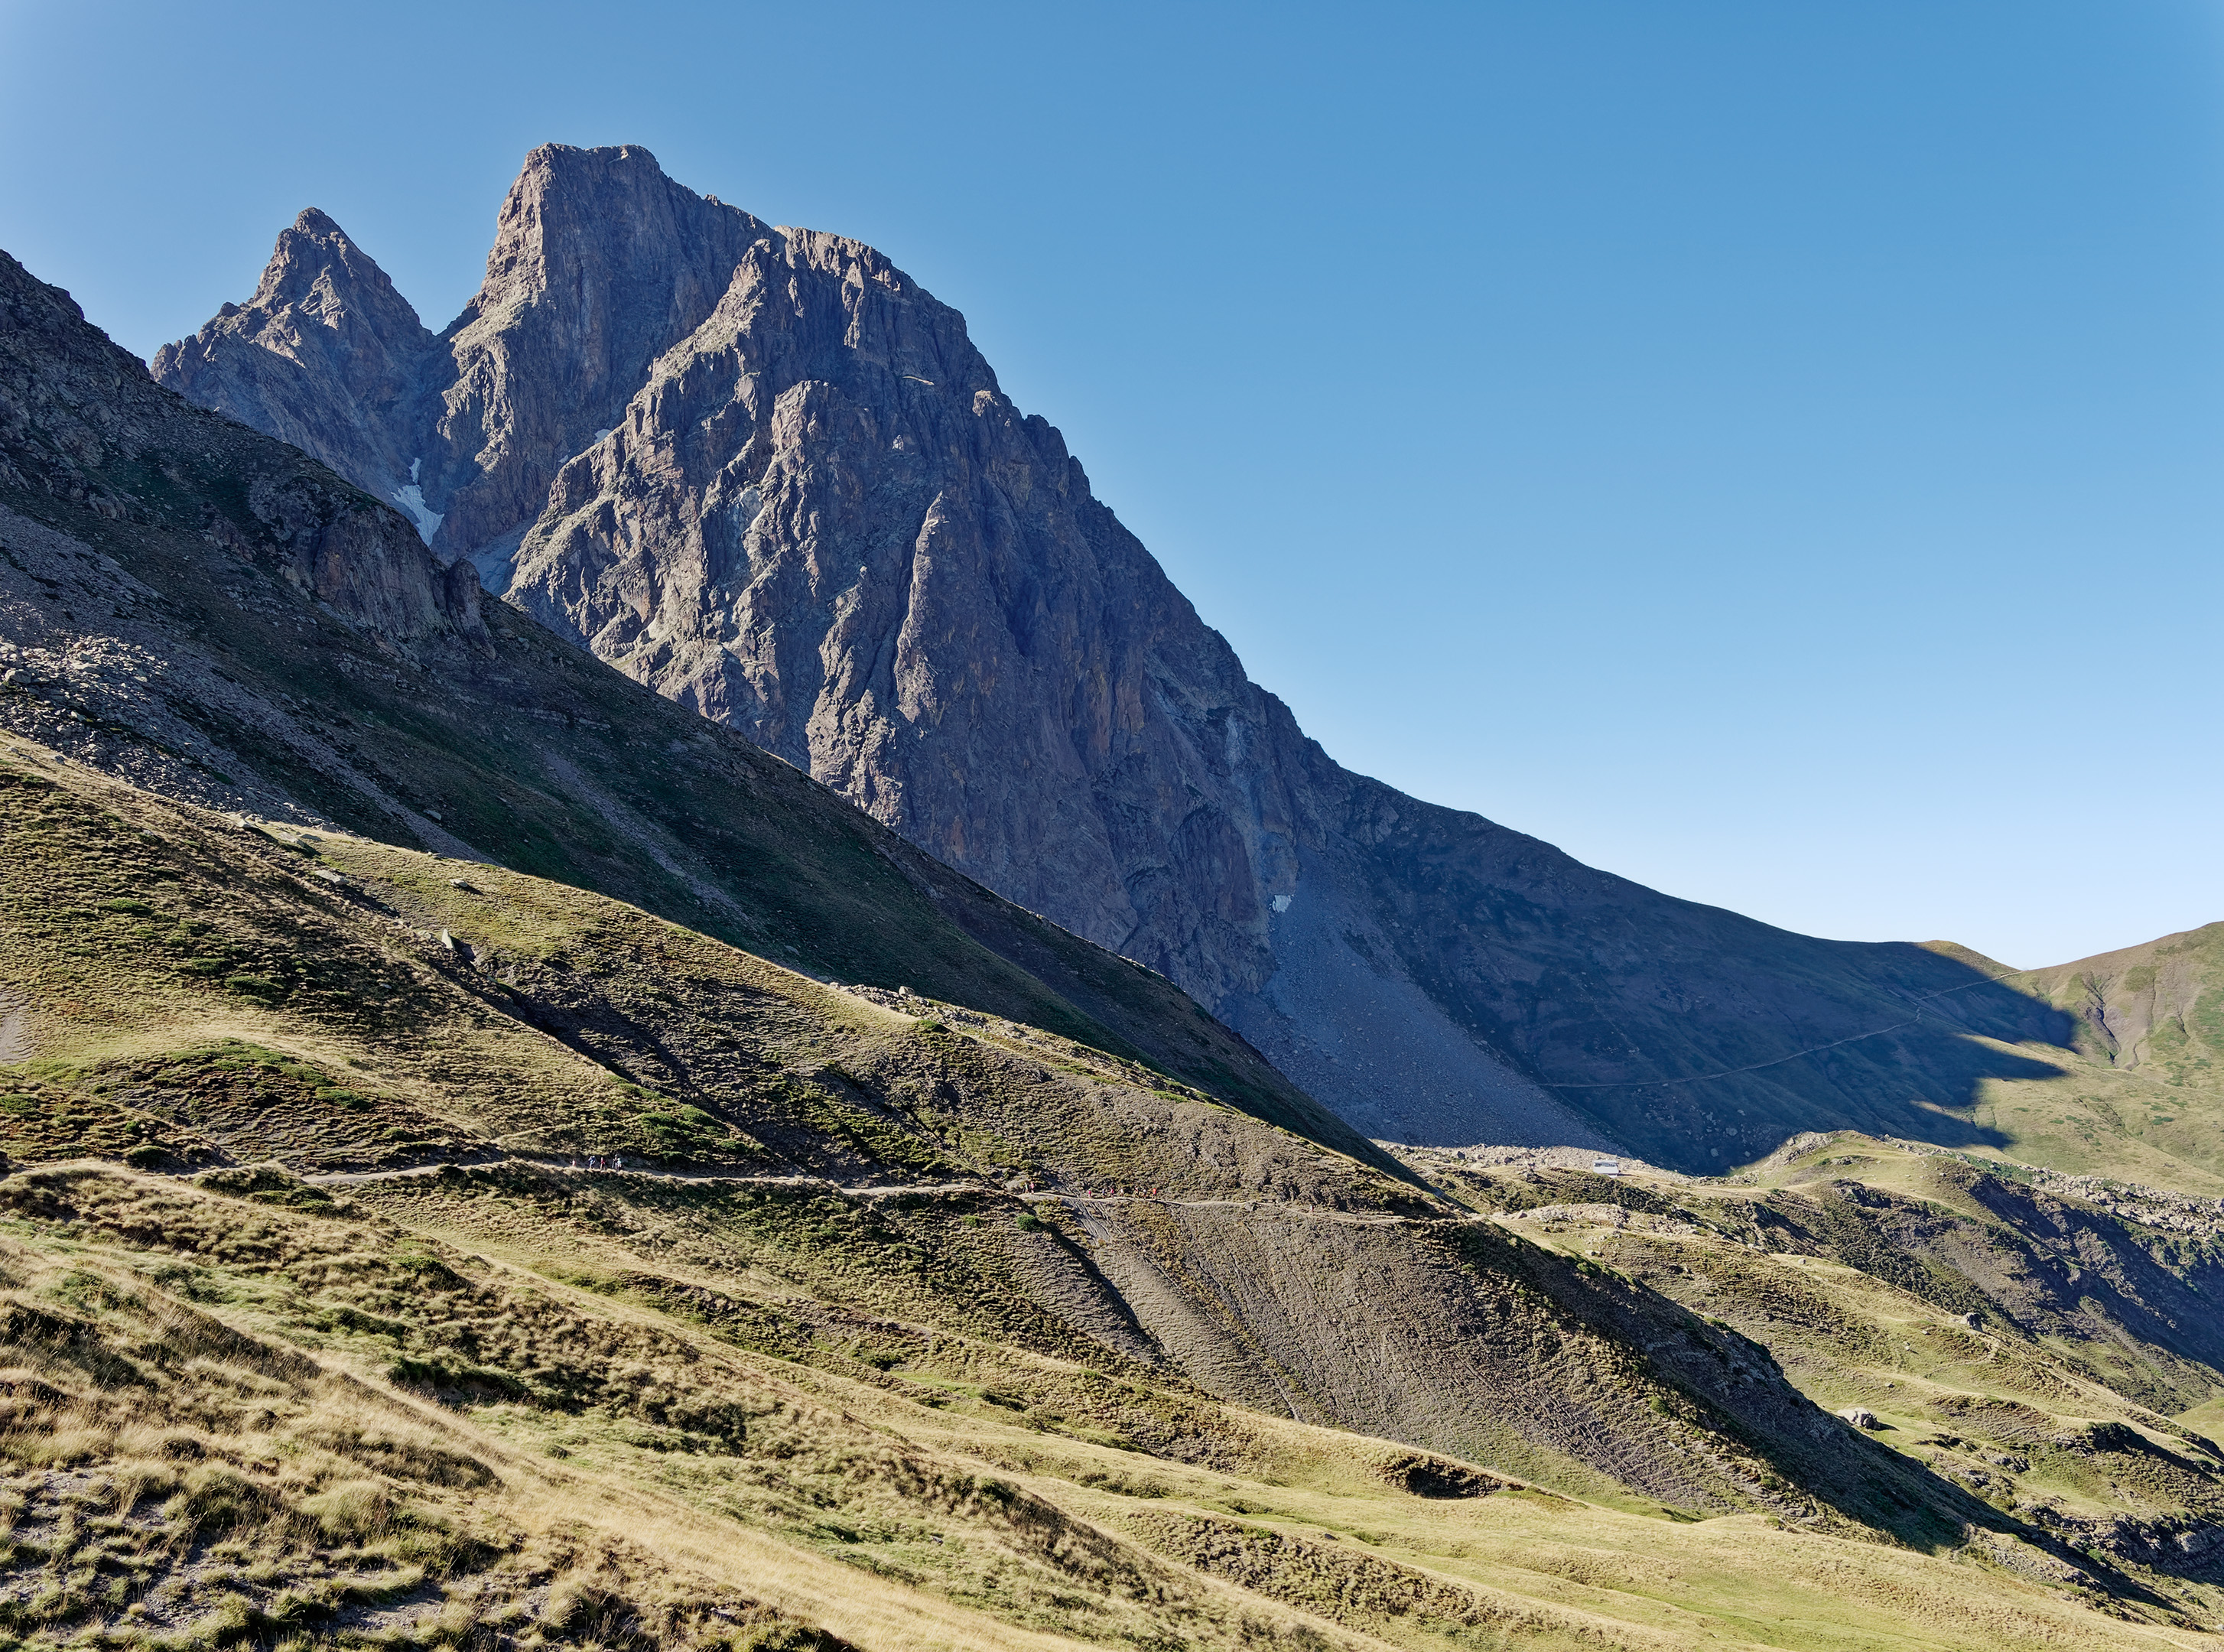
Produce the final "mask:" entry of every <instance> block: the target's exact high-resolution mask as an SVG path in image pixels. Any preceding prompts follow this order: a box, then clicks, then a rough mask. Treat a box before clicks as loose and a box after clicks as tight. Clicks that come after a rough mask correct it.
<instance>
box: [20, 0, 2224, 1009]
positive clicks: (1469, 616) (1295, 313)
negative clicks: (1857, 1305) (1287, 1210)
mask: <svg viewBox="0 0 2224 1652" xmlns="http://www.w3.org/2000/svg"><path fill="white" fill-rule="evenodd" d="M549 140H556V141H560V142H571V143H579V144H595V143H614V142H636V143H644V144H646V145H648V147H649V148H650V149H653V150H654V151H655V153H656V155H658V157H659V158H660V160H661V161H663V163H664V165H665V167H666V169H667V171H669V172H670V173H672V174H673V175H674V176H675V177H677V178H678V179H679V180H681V181H682V182H685V183H686V184H688V185H690V186H692V187H694V188H696V189H698V190H703V191H706V192H710V193H717V194H718V195H720V196H722V197H723V198H724V199H728V200H731V201H735V202H736V203H738V204H740V205H742V206H746V207H748V208H749V210H751V211H752V212H756V213H758V214H760V215H761V216H763V217H765V218H771V219H774V221H777V222H781V223H793V224H805V225H812V226H815V227H821V228H826V229H833V230H839V231H843V232H845V233H848V234H850V235H855V236H857V237H862V238H863V239H866V240H869V241H871V242H873V243H874V244H876V245H878V246H880V247H881V248H882V249H884V250H886V251H888V253H889V254H890V255H891V256H893V257H894V258H895V259H896V261H897V262H898V263H900V264H902V265H903V266H905V267H906V268H907V269H908V270H909V271H910V272H911V273H912V274H913V275H914V276H916V277H917V278H918V279H919V280H920V281H921V282H924V283H925V284H926V286H927V287H928V288H930V289H932V291H933V292H935V293H936V294H938V296H940V297H941V298H943V299H945V301H949V302H951V303H952V304H955V305H957V306H958V307H960V308H962V309H963V310H964V312H965V313H966V315H967V317H968V318H969V320H970V323H971V325H972V327H973V332H974V336H975V338H976V340H977V341H978V342H979V343H980V345H982V349H983V350H984V351H985V352H986V353H987V354H988V356H989V359H990V360H991V361H992V362H993V363H994V364H995V365H996V367H997V369H998V371H999V373H1000V374H1001V377H1002V378H1003V382H1004V384H1005V388H1006V389H1008V391H1009V392H1010V393H1011V394H1012V395H1013V396H1014V398H1015V399H1016V400H1017V401H1018V402H1020V404H1021V405H1022V406H1023V407H1025V408H1027V409H1028V410H1030V411H1036V412H1040V413H1042V414H1044V415H1046V416H1047V417H1049V418H1050V419H1051V420H1052V421H1053V422H1054V423H1056V424H1058V425H1059V426H1060V427H1062V428H1063V429H1064V430H1065V434H1066V437H1067V440H1069V442H1070V443H1071V446H1072V447H1073V449H1074V451H1075V452H1076V453H1077V454H1079V455H1080V457H1081V458H1082V459H1083V461H1084V463H1085V464H1086V465H1087V466H1088V468H1089V471H1090V476H1091V478H1093V480H1094V482H1095V484H1096V491H1097V492H1098V494H1099V495H1100V496H1101V497H1103V498H1104V499H1105V500H1106V501H1107V502H1109V503H1111V504H1112V505H1113V506H1114V507H1115V509H1116V510H1118V511H1119V512H1120V514H1121V516H1122V517H1123V519H1125V520H1126V521H1127V522H1128V523H1129V524H1130V525H1131V526H1132V527H1133V528H1134V529H1136V531H1137V532H1139V533H1140V535H1142V537H1143V539H1144V540H1145V541H1146V542H1147V543H1148V544H1149V545H1150V546H1151V547H1152V548H1153V549H1154V550H1155V551H1156V552H1157V554H1158V555H1159V558H1160V560H1162V561H1163V562H1164V563H1165V564H1166V567H1167V569H1168V571H1169V572H1170V573H1172V576H1173V577H1174V579H1175V580H1176V581H1177V582H1178V584H1179V585H1181V586H1182V588H1183V589H1184V590H1185V591H1186V592H1188V593H1189V595H1190V596H1191V598H1192V599H1194V600H1195V602H1196V604H1197V607H1198V609H1199V610H1200V611H1202V612H1203V613H1204V617H1205V618H1206V619H1207V620H1208V621H1209V622H1210V623H1212V624H1214V625H1216V626H1218V627H1219V628H1220V629H1221V630H1223V631H1224V632H1225V633H1226V634H1227V636H1229V640H1230V641H1231V642H1234V644H1235V647H1236V649H1238V650H1239V651H1240V652H1241V654H1242V657H1243V659H1244V661H1245V663H1246V664H1247V665H1248V667H1249V668H1250V670H1251V673H1252V674H1253V675H1254V677H1255V678H1257V679H1258V680H1260V682H1262V683H1264V684H1266V685H1267V687H1270V688H1272V689H1273V690H1274V691H1275V692H1277V693H1279V694H1281V695H1282V696H1283V697H1284V698H1285V699H1287V700H1288V701H1289V702H1290V704H1291V706H1292V707H1293V708H1294V709H1295V711H1296V712H1297V714H1298V718H1299V720H1300V721H1301V722H1302V723H1303V724H1304V725H1305V727H1306V728H1307V729H1308V730H1309V731H1311V732H1312V733H1313V734H1314V735H1315V736H1316V737H1318V738H1319V739H1320V740H1321V741H1322V742H1323V744H1324V745H1325V746H1326V747H1327V748H1328V750H1330V753H1332V754H1333V755H1334V756H1336V757H1337V758H1339V759H1340V760H1342V761H1343V762H1344V763H1347V764H1349V765H1350V766H1352V767H1354V768H1356V769H1362V770H1364V771H1366V772H1368V773H1372V774H1375V775H1381V776H1382V777H1383V778H1384V779H1387V780H1388V781H1391V782H1393V783H1395V784H1397V785H1399V786H1402V787H1404V788H1407V789H1408V790H1411V791H1412V792H1414V793H1417V794H1419V795H1421V796H1424V797H1427V798H1431V799H1433V800H1436V801H1440V802H1445V803H1450V804H1455V805H1458V806H1460V807H1468V808H1473V809H1476V810H1479V811H1481V812H1482V813H1485V814H1488V815H1489V816H1491V817H1492V818H1494V819H1495V820H1501V821H1504V822H1507V824H1509V825H1512V826H1518V827H1520V828H1521V829H1523V830H1525V831H1528V832H1535V833H1537V834H1538V835H1539V836H1542V837H1545V838H1547V839H1551V840H1552V841H1553V842H1555V843H1557V844H1559V845H1562V846H1563V847H1564V848H1566V849H1568V850H1569V851H1571V852H1573V853H1574V854H1576V855H1577V856H1579V857H1581V858H1583V859H1584V860H1587V861H1589V862H1592V863H1593V864H1599V865H1603V866H1606V867H1609V868H1611V869H1613V870H1616V871H1619V872H1622V873H1625V874H1627V875H1628V876H1630V877H1637V878H1640V879H1642V880H1643V881H1645V882H1646V883H1652V884H1654V885H1656V886H1657V887H1659V888H1661V889H1667V890H1669V891H1671V892H1672V893H1675V894H1677V895H1682V896H1690V897H1692V898H1695V899H1698V900H1703V901H1709V902H1717V903H1719V904H1722V905H1724V906H1728V907H1732V908H1736V909H1738V910H1740V911H1743V912H1747V913H1751V914H1753V915H1755V916H1757V917H1760V918H1764V919H1766V920H1768V921H1772V922H1775V923H1780V924H1785V925H1788V926H1790V927H1794V928H1798V929H1804V930H1807V931H1810V932H1812V933H1816V934H1826V935H1833V936H1845V937H1853V938H1858V939H1886V938H1905V939H1926V938H1930V937H1933V936H1948V937H1951V938H1954V939H1955V940H1962V941H1963V942H1965V943H1967V944H1968V945H1970V946H1975V947H1977V948H1979V949H1980V950H1981V951H1983V952H1986V953H1991V954H1993V955H1994V956H1996V957H1999V958H2001V959H2005V960H2006V961H2008V962H2010V963H2012V964H2016V965H2039V964H2046V963H2054V962H2058V961H2063V960H2066V959H2070V958H2074V957H2077V956H2081V955H2083V954H2085V953H2093V952H2096V951H2100V950H2102V949H2104V948H2107V947H2111V946H2125V945H2130V944H2132V943H2135V942H2138V941H2140V940H2146V939H2148V938H2151V937H2152V936H2154V935H2157V934H2163V933H2164V932H2166V931H2170V930H2173V929H2181V928H2186V927H2191V926H2194V925H2196V924H2200V923H2203V922H2207V921H2212V920H2215V919H2219V918H2224V857H2220V855H2219V853H2218V848H2219V844H2218V839H2219V830H2218V823H2219V820H2220V818H2224V807H2220V806H2224V764H2220V762H2219V758H2220V756H2224V750H2220V748H2224V718H2220V715H2219V713H2220V700H2224V683H2221V682H2220V671H2219V654H2220V650H2219V648H2218V636H2219V598H2220V595H2224V560H2220V555H2219V551H2220V545H2219V530H2220V528H2224V465H2220V463H2219V461H2220V458H2224V9H2220V8H2219V7H2218V6H2217V5H2216V4H2215V3H2213V0H2076V3H2063V0H1987V3H1974V0H1969V3H1964V0H1904V3H1903V0H1834V3H1825V0H1750V3H1733V0H1525V3H1475V4H1469V5H1464V6H1429V5H1406V6H1398V5H1384V4H1374V5H1368V6H1366V7H1358V6H1348V7H1339V8H1324V7H1315V6H1307V5H1303V4H1277V5H1273V6H1257V7H1236V6H1222V7H1192V6H1179V7H1163V8H1158V7H1152V6H1147V5H1137V4H1122V5H1119V6H1100V7H1084V6H1070V7H1052V6H1044V5H1030V6H1003V7H998V6H932V5H924V4H919V3H916V0H912V3H904V4H894V5H881V4H875V3H857V4H850V5H845V6H842V7H838V8H837V7H831V6H804V5H795V4H792V3H791V4H783V5H778V6H766V5H756V4H747V3H736V4H724V5H671V4H667V5H656V4H640V3H635V4H630V5H625V6H613V5H610V4H607V3H602V4H596V5H591V6H590V5H572V4H564V3H540V4H533V5H515V6H507V5H476V6H475V5H467V4H454V3H449V4H442V5H422V4H412V3H384V4H381V5H379V6H376V7H364V6H349V7H338V6H329V7H327V6H317V5H314V4H311V5H302V4H299V3H294V4H287V5H283V6H281V5H250V4H237V5H225V4H199V5H192V6H184V5H177V4H161V5H125V4H106V3H98V0H78V3H68V4H27V3H22V0H0V145H4V153H6V154H7V155H9V156H10V157H11V159H10V161H9V164H8V165H7V166H6V167H5V168H0V246H4V247H5V248H7V249H8V250H9V251H12V252H14V253H15V254H16V256H19V257H21V258H22V259H23V260H24V261H25V262H26V263H28V264H29V266H30V267H31V268H32V269H34V270H35V272H36V273H38V274H39V275H41V276H43V277H44V278H46V279H47V280H48V281H52V282H58V283H60V284H61V285H63V286H66V287H67V288H70V289H71V290H72V291H73V293H75V294H76V295H77V296H78V298H79V301H81V302H82V303H83V304H84V306H85V309H86V311H87V313H89V314H90V315H91V316H92V319H93V320H96V321H98V322H99V323H100V324H101V325H103V326H106V327H107V328H108V329H109V330H110V332H111V333H113V334H114V335H115V336H116V338H117V339H118V340H119V341H121V342H122V343H123V344H125V345H129V346H130V348H131V349H133V350H135V351H139V352H141V353H142V354H145V353H148V352H149V351H152V350H153V349H154V348H155V346H157V345H160V344H161V343H163V342H164V341H166V340H167V339H172V338H174V337H176V336H178V335H180V334H182V333H186V332H191V331H192V330H193V328H194V327H196V326H198V325H199V323H200V322H201V321H202V320H204V319H205V318H206V317H207V316H208V315H209V314H210V313H212V311H213V310H214V309H215V308H216V307H217V305H218V303H219V302H221V301H224V299H227V298H231V299H239V298H244V297H245V296H246V295H247V294H248V293H249V292H250V290H251V288H252V287H253V285H254V281H255V276H256V272H257V270H258V269H260V267H261V265H262V261H263V259H264V258H265V257H266V256H268V255H269V247H270V243H271V240H272V238H273V237H274V236H275V234H276V232H277V231H278V229H279V228H280V227H281V225H283V224H285V223H286V222H287V220H288V219H290V218H292V216H293V215H294V212H297V211H298V210H299V209H300V208H301V207H302V206H308V205H312V204H313V205H316V206H322V207H324V208H325V210H327V211H328V212H332V214H333V215H334V216H335V217H336V218H338V219H339V221H340V222H341V223H342V224H343V225H345V226H346V228H347V229H348V231H350V233H351V234H352V235H353V236H354V237H355V238H356V239H357V241H358V242H360V243H361V244H363V246H364V247H366V248H367V249H368V250H370V252H371V253H372V255H373V256H376V258H377V259H379V261H380V262H381V263H383V264H384V265H385V267H386V269H388V270H389V273H391V274H392V275H393V276H394V278H395V282H396V283H397V285H399V286H400V288H401V290H402V291H403V292H404V293H405V294H408V296H409V297H410V298H411V299H412V300H413V301H414V302H415V303H416V304H417V306H418V307H419V308H420V311H421V312H422V313H423V314H424V316H425V319H426V321H427V323H428V324H430V325H432V326H434V327H438V326H441V325H443V324H444V323H445V322H446V321H447V320H449V319H450V318H451V317H452V315H453V314H454V313H455V312H456V311H457V310H458V308H459V307H461V305H462V303H463V301H464V298H465V297H466V296H467V295H468V294H469V293H470V292H471V289H472V288H473V287H474V286H475V285H476V284H477V279H478V275H479V271H480V269H481V267H482V264H483V259H484V255H485V250H486V246H487V243H488V241H489V239H490V235H491V232H492V226H493V223H494V215H495V210H496V206H497V205H498V204H499V202H500V199H501V197H502V191H503V189H504V188H505V187H506V186H507V185H508V183H509V180H510V178H511V176H512V175H513V174H515V170H516V168H517V165H518V162H519V161H520V159H521V157H522V155H524V153H525V151H526V150H527V149H529V148H531V147H532V146H533V145H534V144H536V143H539V142H546V141H549Z"/></svg>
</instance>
